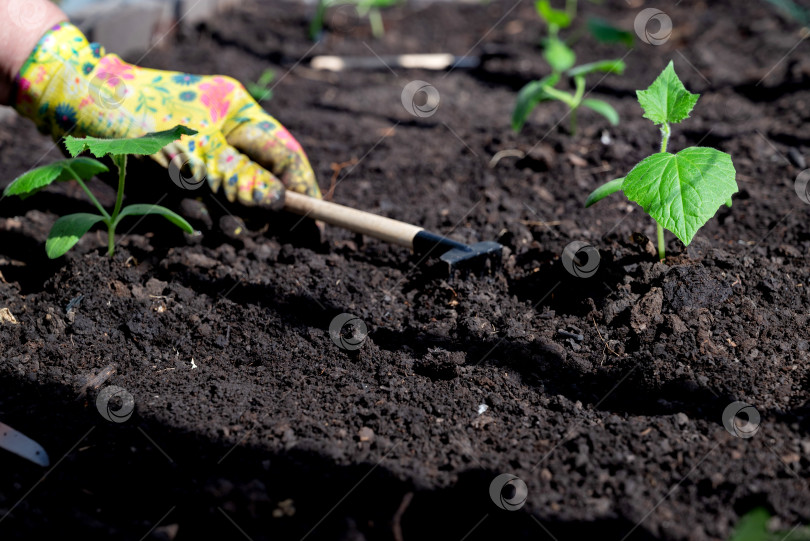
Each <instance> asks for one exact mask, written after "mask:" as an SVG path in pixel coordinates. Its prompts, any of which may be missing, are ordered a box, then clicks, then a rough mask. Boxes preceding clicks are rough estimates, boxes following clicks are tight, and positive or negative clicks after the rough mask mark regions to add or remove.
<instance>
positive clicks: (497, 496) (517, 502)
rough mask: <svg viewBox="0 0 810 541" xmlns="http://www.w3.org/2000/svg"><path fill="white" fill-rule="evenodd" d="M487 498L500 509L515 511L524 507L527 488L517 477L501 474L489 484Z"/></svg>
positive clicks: (527, 495) (527, 493) (527, 494)
mask: <svg viewBox="0 0 810 541" xmlns="http://www.w3.org/2000/svg"><path fill="white" fill-rule="evenodd" d="M489 497H490V498H492V503H494V504H495V505H497V506H498V507H500V508H501V509H503V510H505V511H517V510H518V509H520V508H521V507H523V506H524V505H525V503H526V499H527V498H528V497H529V488H528V487H527V486H526V483H524V482H523V480H522V479H520V478H519V477H518V476H516V475H512V474H511V473H502V474H500V475H499V476H498V477H496V478H495V479H493V480H492V482H491V483H490V484H489Z"/></svg>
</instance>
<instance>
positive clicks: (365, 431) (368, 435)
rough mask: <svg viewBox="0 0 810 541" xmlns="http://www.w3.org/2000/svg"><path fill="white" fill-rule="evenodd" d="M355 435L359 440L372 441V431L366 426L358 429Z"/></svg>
mask: <svg viewBox="0 0 810 541" xmlns="http://www.w3.org/2000/svg"><path fill="white" fill-rule="evenodd" d="M357 437H358V439H359V440H360V441H368V442H371V441H374V431H373V430H372V429H370V428H369V427H367V426H364V427H363V428H361V429H360V431H359V432H358V433H357Z"/></svg>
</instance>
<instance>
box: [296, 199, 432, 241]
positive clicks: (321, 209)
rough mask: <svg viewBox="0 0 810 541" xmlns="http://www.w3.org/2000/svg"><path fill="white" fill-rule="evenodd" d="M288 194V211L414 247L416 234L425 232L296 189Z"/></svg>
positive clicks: (415, 227) (416, 227)
mask: <svg viewBox="0 0 810 541" xmlns="http://www.w3.org/2000/svg"><path fill="white" fill-rule="evenodd" d="M284 197H285V201H284V209H285V210H288V211H290V212H293V213H295V214H300V215H302V216H306V217H308V218H312V219H313V220H321V221H323V222H326V223H328V224H330V225H335V226H338V227H343V228H344V229H348V230H350V231H354V232H356V233H360V234H363V235H368V236H369V237H374V238H376V239H380V240H384V241H386V242H391V243H394V244H398V245H400V246H405V247H406V248H410V249H413V248H414V245H413V241H414V237H416V235H417V234H419V233H420V232H421V231H423V229H422V228H421V227H418V226H415V225H411V224H407V223H405V222H400V221H397V220H392V219H391V218H385V217H384V216H377V215H376V214H372V213H370V212H365V211H362V210H357V209H353V208H350V207H345V206H343V205H338V204H337V203H330V202H329V201H324V200H322V199H315V198H314V197H309V196H308V195H303V194H300V193H297V192H293V191H292V190H287V191H286V192H285V193H284Z"/></svg>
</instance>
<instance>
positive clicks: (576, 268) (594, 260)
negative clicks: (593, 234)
mask: <svg viewBox="0 0 810 541" xmlns="http://www.w3.org/2000/svg"><path fill="white" fill-rule="evenodd" d="M560 259H562V264H563V267H565V270H567V271H568V274H570V275H572V276H576V277H577V278H590V277H591V276H593V275H594V274H596V271H598V270H599V262H600V261H601V257H600V256H599V250H597V249H596V248H594V247H593V246H591V245H590V244H588V243H587V242H583V241H581V240H575V241H574V242H571V243H569V244H568V246H566V247H565V248H564V249H563V253H562V256H561V257H560Z"/></svg>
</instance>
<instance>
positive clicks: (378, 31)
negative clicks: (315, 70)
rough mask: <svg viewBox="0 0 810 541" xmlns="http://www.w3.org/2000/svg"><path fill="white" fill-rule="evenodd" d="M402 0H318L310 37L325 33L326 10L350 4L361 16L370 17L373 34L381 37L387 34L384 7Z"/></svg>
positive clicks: (311, 22) (316, 39)
mask: <svg viewBox="0 0 810 541" xmlns="http://www.w3.org/2000/svg"><path fill="white" fill-rule="evenodd" d="M400 2H402V0H318V4H317V6H316V8H315V16H314V17H313V18H312V21H310V23H309V37H310V39H312V41H318V40H319V39H321V35H322V34H323V22H324V19H325V18H326V10H327V9H328V8H330V7H333V6H339V5H350V6H354V8H355V9H356V10H357V15H359V16H360V17H368V22H369V25H370V26H371V34H372V35H373V36H374V37H375V38H380V37H382V36H383V35H384V34H385V26H384V25H383V20H382V13H381V11H380V10H381V9H382V8H387V7H390V6H393V5H396V4H399V3H400Z"/></svg>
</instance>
